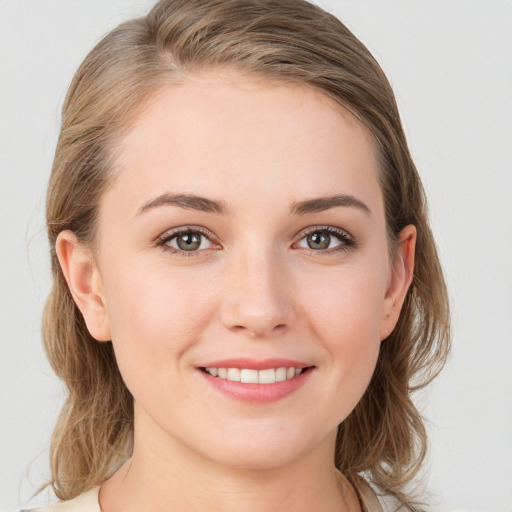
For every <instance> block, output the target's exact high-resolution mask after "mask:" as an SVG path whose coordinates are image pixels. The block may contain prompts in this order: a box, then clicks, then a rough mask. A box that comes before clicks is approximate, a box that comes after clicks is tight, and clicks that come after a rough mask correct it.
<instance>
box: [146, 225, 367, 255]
mask: <svg viewBox="0 0 512 512" xmlns="http://www.w3.org/2000/svg"><path fill="white" fill-rule="evenodd" d="M186 233H191V234H196V235H200V236H201V237H204V238H206V239H207V240H208V241H209V242H210V243H212V244H213V245H218V244H216V243H215V242H214V241H213V239H214V238H215V237H214V236H213V234H212V233H211V232H210V231H208V230H206V229H204V228H202V227H199V226H187V227H182V228H176V229H173V230H171V231H166V232H165V233H163V234H162V235H160V236H159V237H158V238H157V240H156V244H157V245H158V246H159V247H161V249H162V250H163V251H165V252H168V253H170V254H172V255H174V256H177V257H185V258H190V257H195V256H199V255H200V254H201V252H203V251H204V250H205V249H202V250H193V251H185V250H181V249H176V248H174V247H170V246H169V245H167V244H168V243H169V242H170V241H171V240H173V239H174V238H176V237H178V236H179V235H182V234H186ZM314 233H322V234H328V235H329V236H334V237H335V238H336V239H337V240H339V241H340V242H341V244H340V245H338V246H337V247H334V248H331V249H320V250H316V249H311V248H309V249H306V250H307V251H309V252H311V253H313V254H336V253H339V252H342V251H349V250H351V249H354V248H356V247H357V241H356V240H355V238H354V237H353V236H352V235H350V234H349V233H347V232H346V231H345V230H343V229H340V228H335V227H334V226H311V227H309V228H306V229H305V230H303V231H302V232H300V233H299V235H298V236H300V238H299V240H298V241H297V242H295V243H294V244H293V246H295V245H297V244H298V243H299V242H301V241H302V240H303V239H304V238H306V237H307V236H308V235H312V234H314Z"/></svg>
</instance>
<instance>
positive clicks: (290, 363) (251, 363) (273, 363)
mask: <svg viewBox="0 0 512 512" xmlns="http://www.w3.org/2000/svg"><path fill="white" fill-rule="evenodd" d="M309 366H312V365H311V364H307V363H303V362H300V361H296V360H293V359H283V358H279V357H273V358H270V359H249V358H245V357H242V358H236V359H219V360H216V361H210V362H208V363H206V364H202V365H199V366H198V368H247V369H248V370H266V369H269V368H282V367H285V368H308V367H309Z"/></svg>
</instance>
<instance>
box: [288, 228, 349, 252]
mask: <svg viewBox="0 0 512 512" xmlns="http://www.w3.org/2000/svg"><path fill="white" fill-rule="evenodd" d="M296 246H297V247H301V248H304V249H310V250H313V251H316V252H321V251H326V252H337V251H340V250H347V249H349V248H352V247H354V246H355V240H354V239H353V237H352V236H350V235H349V234H348V233H347V232H345V231H343V230H341V229H339V228H334V227H332V226H325V227H322V228H316V229H313V230H310V231H309V232H306V233H305V236H303V238H301V239H300V240H299V242H298V243H297V244H296Z"/></svg>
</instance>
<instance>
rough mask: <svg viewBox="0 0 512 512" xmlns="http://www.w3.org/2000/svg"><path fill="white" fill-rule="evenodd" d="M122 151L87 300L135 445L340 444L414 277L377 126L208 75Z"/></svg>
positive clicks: (265, 453)
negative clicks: (393, 235) (395, 234)
mask: <svg viewBox="0 0 512 512" xmlns="http://www.w3.org/2000/svg"><path fill="white" fill-rule="evenodd" d="M118 158H119V160H118V163H119V174H118V176H117V177H116V179H115V181H114V183H113V186H112V187H111V188H110V189H109V190H108V191H107V192H106V193H105V195H104V197H103V198H102V202H101V207H100V216H99V224H98V238H97V244H96V246H95V250H94V265H93V270H92V271H91V272H90V273H89V274H88V276H89V278H90V283H91V286H90V289H89V291H90V292H91V293H92V294H93V295H94V297H95V298H94V300H95V301H96V302H95V306H94V307H91V308H88V307H87V306H86V305H85V306H84V305H83V304H82V306H81V308H82V311H83V312H84V316H85V318H86V321H87V323H88V326H89V328H90V330H91V333H92V334H93V335H94V336H95V337H96V338H97V339H112V343H113V345H114V349H115V353H116V357H117V360H118V364H119V368H120V371H121V373H122V375H123V378H124V380H125V382H126V385H127V386H128V388H129V389H130V391H131V392H132V394H133V396H134V400H135V404H136V405H135V408H136V420H135V421H136V423H135V427H136V443H137V436H138V437H139V438H140V439H142V438H145V439H148V438H151V439H152V440H156V441H154V442H155V443H158V444H159V446H162V443H167V444H169V446H180V447H185V448H186V449H187V450H191V452H190V453H194V454H195V455H197V456H200V457H203V458H205V460H206V459H208V460H210V461H215V462H218V463H221V464H225V465H228V466H236V467H276V466H279V465H282V464H286V463H288V462H291V461H293V460H296V459H298V458H300V457H303V456H306V455H307V454H309V453H314V452H315V451H318V450H326V449H327V450H328V451H331V452H332V450H333V446H334V439H335V434H336V428H337V425H338V424H339V423H340V422H342V421H343V419H344V418H346V416H347V415H348V414H349V413H350V411H351V410H352V409H353V408H354V407H355V405H356V404H357V402H358V401H359V399H360V398H361V396H362V395H363V393H364V391H365V389H366V387H367V385H368V383H369V381H370V378H371V376H372V373H373V370H374V368H375V364H376V360H377V357H378V352H379V347H380V343H381V340H382V339H383V338H385V337H386V336H387V335H388V334H389V332H390V331H391V330H392V328H393V326H394V324H395V322H396V319H397V316H398V311H399V308H400V304H401V297H402V295H403V294H404V293H405V291H404V290H405V289H406V287H407V283H406V282H405V281H406V278H403V276H402V274H403V272H400V271H396V267H397V265H394V262H392V261H390V259H389V251H388V241H387V239H386V226H385V220H384V203H383V198H382V194H381V190H380V187H379V183H378V167H377V163H376V151H375V147H374V143H373V142H372V139H371V137H370V136H369V134H368V133H367V131H366V129H365V128H363V127H362V125H361V124H360V123H359V122H357V121H356V120H355V119H354V118H353V117H352V116H351V115H350V114H349V113H348V112H346V111H344V110H343V109H342V108H341V107H339V106H337V105H335V104H334V103H333V102H332V101H331V100H330V99H328V98H327V97H325V96H324V95H322V94H320V93H318V92H314V91H312V90H309V89H307V88H305V87H302V86H298V85H297V86H294V85H275V84H269V83H263V82H261V81H258V80H256V79H254V80H249V79H248V78H242V77H241V76H238V75H236V74H230V75H228V76H222V75H220V74H219V73H211V74H209V73H204V74H202V75H196V76H194V77H192V78H191V79H190V80H189V81H187V82H186V83H185V84H183V85H179V86H173V87H169V88H167V89H164V90H162V91H160V92H159V93H158V94H156V95H155V96H154V97H153V98H152V99H151V101H150V102H149V103H148V104H147V107H146V108H145V110H144V111H143V113H142V114H141V115H140V117H139V118H138V119H137V121H136V123H135V124H134V125H133V126H132V127H131V128H130V130H129V132H128V133H127V134H126V135H125V136H124V138H123V140H122V143H121V145H120V148H119V157H118ZM398 252H400V250H399V251H398ZM61 261H62V259H61ZM398 267H399V266H398ZM402 278H403V279H402ZM75 298H76V296H75ZM80 300H81V299H80V298H78V299H77V302H79V305H80ZM83 301H85V302H86V301H87V299H83ZM149 434H151V435H149ZM148 442H149V441H148ZM152 442H153V441H152Z"/></svg>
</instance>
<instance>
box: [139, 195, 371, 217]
mask: <svg viewBox="0 0 512 512" xmlns="http://www.w3.org/2000/svg"><path fill="white" fill-rule="evenodd" d="M160 206H178V207H179V208H184V209H186V210H197V211H201V212H206V213H219V214H227V213H228V212H229V210H228V208H227V206H226V204H225V203H224V201H215V200H213V199H208V198H206V197H201V196H196V195H194V194H170V193H165V194H162V195H160V196H158V197H156V198H155V199H152V200H151V201H148V202H147V203H146V204H144V206H142V207H141V208H140V209H139V211H138V213H139V214H141V213H144V212H147V211H148V210H152V209H153V208H158V207H160ZM338 206H343V207H352V208H359V209H361V210H363V211H364V212H365V213H366V214H368V215H371V210H370V208H368V206H366V204H364V203H363V202H362V201H361V200H360V199H357V197H354V196H351V195H346V194H336V195H333V196H326V197H316V198H314V199H308V200H306V201H300V202H296V203H293V204H292V206H291V208H290V212H291V213H292V214H296V215H306V214H308V213H318V212H323V211H325V210H329V209H330V208H335V207H338Z"/></svg>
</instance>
